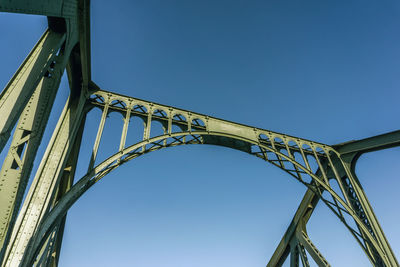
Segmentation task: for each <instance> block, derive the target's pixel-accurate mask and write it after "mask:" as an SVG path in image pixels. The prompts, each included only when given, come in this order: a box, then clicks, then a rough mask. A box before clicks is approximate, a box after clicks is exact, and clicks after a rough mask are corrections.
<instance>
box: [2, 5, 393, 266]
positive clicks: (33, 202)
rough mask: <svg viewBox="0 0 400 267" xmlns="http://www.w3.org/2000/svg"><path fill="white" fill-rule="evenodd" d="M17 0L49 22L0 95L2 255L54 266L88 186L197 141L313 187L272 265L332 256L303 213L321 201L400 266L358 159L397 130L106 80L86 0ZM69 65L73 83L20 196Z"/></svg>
mask: <svg viewBox="0 0 400 267" xmlns="http://www.w3.org/2000/svg"><path fill="white" fill-rule="evenodd" d="M37 2H40V1H37ZM21 3H22V2H21ZM21 3H19V2H17V3H9V4H4V5H2V6H1V7H0V11H8V12H19V13H33V14H41V15H46V16H48V21H49V29H48V30H47V31H46V32H45V34H44V35H43V36H42V38H41V39H40V40H39V42H38V44H37V45H36V46H35V47H34V49H33V50H32V52H31V53H30V54H29V55H28V57H27V59H26V60H25V61H24V63H23V64H22V66H21V67H20V69H19V70H18V71H17V73H16V74H15V76H14V77H13V78H12V79H11V81H10V82H9V84H8V85H7V86H6V88H5V89H4V91H3V92H2V93H1V95H0V114H6V115H5V116H2V117H1V118H0V150H2V149H3V148H4V147H5V144H6V142H7V140H8V139H9V137H10V135H11V130H12V129H13V127H14V125H17V126H16V130H15V131H14V134H13V137H12V140H11V145H10V146H9V148H8V149H9V151H8V154H7V156H6V159H5V161H4V163H3V166H2V169H1V172H0V193H1V197H0V247H1V250H0V263H1V266H32V265H34V266H56V265H57V263H58V257H59V253H60V249H61V243H62V235H63V230H64V225H65V218H66V214H67V212H68V209H69V208H70V207H71V206H72V205H73V204H74V203H75V202H76V201H77V200H78V199H79V198H80V197H81V196H82V195H83V194H84V193H85V192H86V191H87V190H88V189H89V188H91V187H92V186H93V185H94V184H95V183H97V182H98V181H100V180H101V179H102V178H103V177H104V176H106V175H107V174H108V173H110V172H111V171H113V170H114V169H116V168H118V167H119V166H121V165H123V164H125V163H127V162H129V161H131V160H133V159H135V158H137V157H139V156H141V155H144V154H147V153H149V152H153V151H156V150H160V149H164V148H169V147H174V146H181V145H191V144H208V145H218V146H225V147H229V148H232V149H236V150H240V151H243V152H246V153H248V154H250V155H253V156H255V157H257V158H260V159H262V160H264V161H265V162H268V163H270V164H272V165H274V166H276V167H278V168H280V169H281V170H283V171H285V172H286V173H287V174H288V175H290V176H291V177H292V178H294V179H296V180H297V181H298V182H300V183H301V184H303V185H304V186H306V187H307V192H306V194H305V196H304V197H303V200H302V202H301V203H300V206H299V208H298V210H297V212H296V214H295V215H294V217H293V220H292V222H291V224H290V226H289V228H288V229H287V231H286V233H285V234H284V236H283V238H282V240H281V242H280V243H279V245H278V247H277V249H276V251H275V252H274V254H273V256H272V257H271V259H270V260H269V262H268V264H267V266H281V265H282V264H283V262H284V261H285V260H286V259H287V257H288V256H289V255H290V265H291V266H299V265H300V264H302V266H309V265H310V263H309V262H310V261H311V260H313V261H315V262H316V263H317V264H318V265H319V266H329V263H328V261H327V260H326V259H325V258H324V257H323V255H322V253H321V252H320V251H319V250H318V249H317V248H316V247H315V245H314V244H313V243H312V241H311V240H310V238H309V236H308V234H307V227H306V225H307V222H308V220H309V218H310V216H311V215H312V212H313V210H314V208H315V206H316V205H317V203H318V202H319V201H322V202H323V203H324V204H325V205H327V207H328V208H329V209H330V210H331V211H332V212H333V214H335V215H336V217H337V218H338V219H339V220H340V221H341V222H342V223H343V225H344V226H345V227H346V228H347V229H348V230H349V231H350V233H351V234H352V235H353V237H354V239H355V242H357V243H358V244H359V245H360V247H361V249H362V250H363V251H364V252H365V254H366V256H367V257H368V259H369V260H370V262H371V264H372V265H374V266H399V264H398V262H397V260H396V258H395V255H394V254H393V251H392V250H391V248H390V246H389V243H388V241H387V240H386V237H385V235H384V233H383V231H382V229H381V227H380V225H379V223H378V221H377V218H376V216H375V214H374V212H373V210H372V207H371V205H370V204H369V202H368V200H367V197H366V195H365V193H364V191H363V189H362V187H361V184H360V181H359V180H358V178H357V177H356V175H355V173H354V165H355V162H356V160H357V159H358V157H359V155H361V154H362V153H364V152H369V151H374V150H378V149H383V148H387V147H393V146H397V145H399V144H400V131H396V132H392V133H388V134H385V135H381V136H376V137H371V138H368V139H364V140H359V141H351V142H347V143H343V144H339V145H334V146H330V145H327V144H322V143H319V142H314V141H310V140H307V139H303V138H299V137H294V136H290V135H286V134H282V133H277V132H273V131H269V130H265V129H261V128H257V127H251V126H247V125H243V124H239V123H234V122H230V121H226V120H222V119H218V118H214V117H211V116H207V115H203V114H199V113H196V112H192V111H188V110H183V109H179V108H175V107H171V106H167V105H162V104H157V103H153V102H149V101H145V100H141V99H137V98H133V97H129V96H123V95H119V94H116V93H112V92H107V91H104V90H101V89H100V88H99V87H98V86H97V85H96V84H95V83H94V82H92V81H91V78H90V51H89V47H90V34H89V3H88V2H87V1H78V2H75V1H72V0H71V1H58V2H57V1H54V6H52V5H50V4H49V5H47V6H46V7H43V5H42V4H41V3H39V4H34V3H31V4H30V5H29V6H28V5H24V4H21ZM35 3H36V2H35ZM57 3H58V4H57ZM36 5H37V6H36ZM66 7H68V8H66ZM64 69H66V70H67V73H68V77H69V83H70V89H71V95H70V98H69V100H68V102H67V103H66V105H65V108H64V110H63V113H62V115H61V117H60V119H59V122H58V124H57V127H56V129H55V130H54V133H53V136H52V138H51V140H50V142H49V144H48V146H47V150H46V152H45V154H44V156H43V158H42V160H41V163H40V166H39V168H38V170H37V172H36V174H35V176H34V179H33V182H32V184H31V186H30V187H29V190H28V194H27V196H26V198H25V200H24V201H22V198H23V195H24V192H25V190H26V187H27V182H28V178H29V175H30V171H31V169H32V164H33V160H34V158H35V154H36V151H37V148H38V145H39V143H40V141H41V136H42V135H43V131H44V128H45V126H46V122H47V119H48V116H49V113H50V110H51V106H52V103H53V101H54V97H55V94H56V91H57V88H58V86H59V82H60V77H61V75H62V73H63V71H64ZM92 109H99V110H101V117H100V118H99V125H98V128H97V134H96V137H95V139H94V140H92V141H93V144H94V145H93V149H92V154H91V157H90V159H88V166H87V168H88V171H87V173H86V174H85V175H84V176H83V177H80V178H79V177H78V178H79V179H75V177H74V176H75V169H76V165H77V159H78V156H79V155H78V154H79V150H80V147H81V141H82V136H83V131H84V128H85V120H86V117H87V114H88V113H89V112H90V111H91V110H92ZM114 112H115V113H118V114H121V116H122V118H123V127H122V129H121V131H120V132H118V133H116V135H115V138H112V140H107V141H108V142H110V141H115V140H118V144H117V145H116V146H115V147H116V149H115V151H112V152H111V153H110V152H109V154H108V155H107V158H106V159H105V160H103V161H101V162H99V160H98V155H99V152H101V151H100V150H101V146H100V144H101V142H102V141H103V142H104V141H105V140H104V136H103V132H104V129H105V127H106V125H108V123H109V122H110V120H112V118H111V117H110V116H109V115H110V113H114ZM135 119H136V120H140V121H141V123H142V125H143V127H142V128H141V129H142V132H141V134H140V136H138V137H137V139H136V140H135V141H133V142H128V138H127V137H128V136H129V133H130V129H131V128H132V122H133V121H134V120H135ZM102 138H103V139H102ZM89 141H90V140H85V144H87V143H90V142H89ZM74 179H75V183H74Z"/></svg>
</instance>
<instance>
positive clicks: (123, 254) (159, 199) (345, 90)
mask: <svg viewBox="0 0 400 267" xmlns="http://www.w3.org/2000/svg"><path fill="white" fill-rule="evenodd" d="M45 28H46V19H45V18H44V17H38V16H26V15H15V14H4V13H2V14H0V33H1V36H2V39H1V42H0V87H4V86H5V85H6V83H7V82H8V80H9V79H10V77H11V76H12V75H13V73H14V72H15V71H16V69H17V68H18V66H19V64H20V63H21V62H22V61H23V59H24V57H25V56H26V55H27V54H28V52H29V51H30V49H31V48H32V47H33V45H34V44H35V42H36V41H37V40H38V39H39V37H40V35H41V34H42V32H43V31H44V29H45ZM399 28H400V4H399V3H398V2H397V1H394V0H393V1H389V0H387V1H386V0H385V1H322V2H321V1H301V2H300V1H222V0H218V1H210V0H208V1H193V0H190V1H188V0H186V1H165V0H163V1H161V0H159V1H136V0H135V1H118V3H117V2H111V1H92V10H91V31H92V35H91V38H92V77H93V80H94V81H95V82H96V83H97V84H98V85H99V86H100V87H101V88H103V89H104V90H110V91H114V92H118V93H121V94H126V95H130V96H134V97H138V98H143V99H147V100H150V101H154V102H159V103H163V104H167V105H172V106H176V107H180V108H184V109H189V110H193V111H196V112H200V113H205V114H208V115H211V116H215V117H220V118H224V119H228V120H232V121H236V122H240V123H244V124H248V125H253V126H257V127H260V128H265V129H269V130H274V131H278V132H282V133H287V134H291V135H295V136H299V137H303V138H307V139H311V140H315V141H319V142H323V143H326V144H336V143H341V142H345V141H348V140H352V139H361V138H365V137H369V136H372V135H377V134H381V133H385V132H389V131H393V130H398V129H399V128H400V127H399V119H398V115H399V104H398V103H399V99H400V91H399V90H398V88H399V86H400V78H399V77H400V34H399ZM67 95H68V88H67V83H66V80H65V79H64V80H63V81H62V85H61V88H60V93H59V95H58V97H57V100H56V104H55V110H54V112H53V113H52V117H51V119H50V122H49V126H48V129H49V131H47V133H46V135H45V138H44V140H48V139H49V138H50V134H51V130H52V129H53V128H54V125H55V123H56V120H57V117H58V115H59V113H60V112H61V109H62V106H63V103H64V102H65V100H66V98H67ZM98 115H99V113H98V112H96V111H95V112H92V113H90V114H89V120H88V127H87V131H85V137H86V139H85V140H88V141H87V142H84V143H83V144H84V146H83V147H82V150H81V152H82V153H81V158H80V163H79V168H78V176H81V175H83V174H84V173H85V171H86V168H87V159H88V158H89V157H90V154H89V151H90V149H91V144H92V141H91V139H90V136H93V135H94V134H95V128H96V127H97V124H98V120H99V118H98ZM109 121H110V123H109V124H107V125H106V129H105V136H106V139H105V140H107V141H106V142H105V143H102V144H101V149H102V151H101V152H100V155H99V158H100V159H104V158H105V157H107V156H109V154H110V153H111V151H114V150H115V149H116V148H117V147H118V144H119V141H118V138H119V134H120V133H119V132H117V131H113V129H116V128H117V127H120V126H121V125H122V119H121V117H120V116H119V115H116V114H112V115H110V120H109ZM44 149H45V147H44V145H42V146H41V148H40V151H39V155H41V154H43V151H44ZM3 158H4V153H2V154H1V155H0V159H1V160H2V159H3ZM399 159H400V149H399V148H394V149H388V150H385V151H380V152H374V153H370V154H366V155H364V156H362V157H361V158H360V160H359V162H358V165H357V169H356V171H357V174H358V176H359V178H360V180H361V183H362V184H363V186H364V189H365V191H366V193H367V196H368V198H369V200H370V201H371V203H372V206H373V208H374V209H375V212H376V214H377V216H378V219H379V221H380V223H381V226H382V227H383V230H384V231H385V233H386V235H387V238H388V240H389V242H390V243H391V246H392V248H393V250H394V252H395V254H396V255H397V257H398V258H399V257H400V229H399V227H398V222H399V220H400V214H399V209H398V203H399V197H398V195H397V190H398V188H400V179H399V174H398V169H397V166H398V165H399ZM37 166H38V162H36V163H35V170H36V168H37ZM77 178H79V177H77ZM305 191H306V189H305V187H304V186H303V185H301V184H299V183H298V182H297V181H295V180H294V179H293V178H291V177H289V176H288V175H286V174H285V173H283V172H282V171H281V170H279V169H277V168H275V167H273V166H272V165H269V164H267V163H265V162H263V161H261V160H257V159H255V158H253V157H251V156H249V155H247V154H245V153H242V152H238V151H234V150H230V149H227V148H221V147H213V146H186V147H177V148H170V149H166V150H161V151H158V152H155V153H150V154H147V155H145V156H143V157H141V158H138V159H135V160H133V161H131V162H130V163H128V164H126V165H124V166H123V167H121V168H119V169H117V170H116V171H115V172H113V173H112V174H110V175H108V176H106V177H105V178H104V180H102V181H101V182H100V183H98V184H97V185H95V186H94V188H92V189H91V190H90V191H89V192H88V193H87V194H86V195H85V196H83V197H82V198H81V199H80V200H79V201H78V202H77V203H76V205H75V206H74V207H73V208H72V209H71V210H70V212H69V213H68V219H67V226H66V229H65V235H64V242H63V249H62V254H61V259H60V266H62V267H64V266H66V267H69V266H74V267H75V266H141V267H153V266H168V267H169V266H170V267H197V266H210V267H212V266H219V267H221V266H222V267H224V266H229V267H243V266H248V267H252V266H265V264H266V263H267V261H268V259H269V258H270V256H271V255H272V253H273V251H274V250H275V247H276V246H277V244H278V242H279V241H280V239H281V237H282V235H283V233H284V231H285V230H286V228H287V226H288V224H289V223H290V221H291V219H292V216H293V214H294V212H295V210H296V208H297V206H298V204H299V202H300V200H301V198H302V196H303V194H304V192H305ZM308 231H309V235H310V238H311V240H312V241H313V242H314V243H315V244H316V245H317V247H318V248H319V249H320V251H321V252H322V254H323V255H324V256H325V257H326V259H327V260H328V261H329V262H330V263H331V264H332V265H333V266H360V267H361V266H368V265H369V261H368V259H367V258H366V256H364V254H363V252H362V250H361V248H359V247H358V245H357V243H356V241H355V240H354V239H353V238H352V236H351V235H350V233H349V232H348V231H347V230H346V229H345V228H344V226H342V225H341V223H340V222H339V221H338V219H337V218H336V217H335V216H334V215H332V214H331V212H330V211H329V210H328V208H326V207H325V206H324V205H323V204H322V203H320V204H319V205H318V207H317V209H316V211H315V212H314V215H313V217H312V218H311V220H310V222H309V224H308Z"/></svg>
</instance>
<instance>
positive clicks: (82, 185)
mask: <svg viewBox="0 0 400 267" xmlns="http://www.w3.org/2000/svg"><path fill="white" fill-rule="evenodd" d="M92 99H93V98H92ZM97 99H101V98H100V97H99V98H97ZM103 99H104V100H101V101H103V103H101V104H102V105H97V107H100V108H101V109H102V110H103V114H106V115H107V114H108V112H110V110H108V109H113V111H118V112H121V111H122V112H126V114H128V113H129V114H132V112H134V115H136V116H138V117H141V118H142V119H143V121H145V124H146V127H145V131H144V134H143V140H142V141H141V142H138V143H136V144H133V145H131V146H129V147H126V148H122V149H120V150H119V151H117V152H116V153H115V154H113V155H111V156H110V157H109V158H108V159H106V160H104V161H103V162H102V163H100V164H98V165H97V166H95V167H93V168H91V170H90V171H89V172H88V173H87V174H86V175H84V176H83V177H82V178H81V179H80V180H79V181H78V182H77V183H76V184H75V185H74V186H73V187H72V188H71V189H70V190H69V191H68V192H67V193H66V194H65V195H64V197H62V198H61V199H60V201H59V202H58V204H57V205H56V206H55V207H54V208H53V209H52V210H51V212H50V213H49V214H48V215H47V216H46V217H45V218H44V219H43V221H42V224H41V226H40V228H39V230H38V231H37V232H36V234H35V236H34V237H33V238H32V239H31V241H30V243H29V245H28V246H30V249H28V250H27V251H29V253H27V254H26V255H25V256H24V258H23V262H26V263H31V262H33V260H34V258H35V255H36V253H37V252H38V250H39V248H40V247H41V245H42V244H43V242H44V241H45V238H46V237H47V236H48V234H50V232H51V230H52V228H53V227H54V226H55V225H56V223H57V222H58V221H59V220H60V219H61V218H62V217H63V216H64V215H65V214H66V212H67V211H68V209H69V208H70V207H71V206H72V205H73V204H74V203H75V202H76V201H77V200H78V199H79V198H80V196H82V195H83V194H84V193H85V192H86V191H87V190H88V189H89V188H90V187H91V186H93V185H94V184H95V183H97V182H98V181H99V180H100V179H101V178H103V177H104V176H105V175H107V174H108V173H110V172H111V171H113V170H115V169H116V168H118V167H119V166H121V165H123V164H125V163H127V162H129V161H131V160H132V159H134V158H136V157H139V156H141V155H143V154H146V153H149V152H152V151H156V150H159V149H163V148H168V147H173V146H180V145H187V144H211V145H219V146H226V147H230V148H233V149H236V150H240V151H243V152H246V153H249V154H251V155H254V156H256V157H258V158H261V159H264V160H265V161H267V162H269V163H271V164H273V165H275V166H277V167H278V168H280V169H282V170H284V171H285V172H287V173H289V174H290V175H291V176H292V177H294V178H295V179H296V180H298V181H299V182H301V183H302V184H304V185H305V186H307V187H308V188H310V189H311V190H313V191H314V192H315V193H317V194H319V196H320V198H321V199H322V200H323V201H324V202H325V203H326V204H327V205H328V207H329V208H330V209H331V210H332V211H333V212H334V213H335V214H336V215H337V216H338V217H339V218H340V219H341V220H342V219H343V218H342V217H341V216H340V214H341V212H346V213H347V214H348V215H350V217H352V218H353V219H354V220H355V222H356V224H357V226H358V227H359V228H360V229H362V231H363V232H364V233H365V235H366V237H367V238H368V242H369V243H370V244H372V245H373V247H375V248H376V250H377V252H378V253H379V254H380V255H383V256H384V254H383V252H382V250H381V248H380V246H379V244H378V243H377V242H376V240H375V239H374V237H373V236H372V234H371V233H370V232H369V231H368V229H367V227H366V226H365V225H364V222H363V221H362V220H361V219H360V218H359V217H358V216H357V214H356V213H355V212H354V210H353V209H352V207H351V206H350V205H349V204H348V202H347V201H346V199H343V198H342V197H340V196H339V194H338V193H337V192H335V190H333V188H332V187H331V186H330V183H329V180H331V179H334V180H337V178H338V177H339V176H340V174H339V172H340V171H342V172H343V171H344V172H345V173H346V174H347V175H348V176H350V175H351V174H350V173H348V170H347V168H346V166H345V165H344V164H343V162H342V161H341V159H340V155H339V153H337V152H336V151H335V150H334V149H333V148H332V147H330V146H327V145H324V144H320V143H316V142H312V141H309V140H305V139H300V138H296V137H291V136H287V135H283V134H279V133H274V132H271V131H267V130H262V129H257V128H253V127H249V126H244V125H238V124H233V123H230V122H226V121H223V120H218V119H215V118H210V117H208V116H204V115H200V114H192V113H191V112H188V111H183V110H177V109H175V110H174V108H170V107H165V106H164V107H160V106H159V105H157V104H156V105H155V104H153V103H141V102H140V101H141V100H140V101H138V102H139V103H135V102H136V101H126V102H125V101H124V102H123V103H124V104H125V103H129V104H126V105H124V104H121V105H119V106H118V107H116V108H115V106H116V105H114V106H112V103H118V102H116V101H115V98H108V100H107V98H103ZM107 101H108V102H107ZM121 102H122V101H121ZM94 106H96V105H94ZM160 110H162V111H164V112H161V111H160ZM165 110H168V111H169V112H168V113H167V112H165ZM153 111H154V112H153ZM157 113H158V114H159V115H155V114H157ZM103 117H104V116H103ZM129 119H130V118H128V120H127V121H126V122H125V123H126V124H127V123H129ZM152 120H156V121H158V122H161V124H163V125H166V127H165V128H166V131H165V133H164V134H163V135H158V136H155V137H151V134H150V131H151V124H152ZM194 121H195V122H194ZM196 122H197V123H196ZM100 124H101V123H100ZM173 124H177V125H178V126H180V127H179V129H180V131H177V132H173V131H172V125H173ZM100 136H101V135H100ZM338 164H339V166H341V167H342V168H341V169H340V170H338V169H337V167H335V166H338ZM350 177H351V176H350ZM338 181H339V183H340V180H338ZM324 191H325V192H328V193H329V196H331V197H332V199H333V201H334V203H333V202H332V201H330V200H328V199H326V198H325V197H324V196H323V195H322V192H324ZM342 221H343V220H342ZM343 223H344V224H345V226H346V227H347V228H348V229H349V230H350V231H351V232H352V234H353V235H354V229H352V228H351V227H350V225H349V224H348V223H346V222H345V221H343ZM356 240H357V241H358V242H359V244H360V245H361V246H362V248H363V249H364V250H365V251H366V250H367V248H366V247H364V245H363V244H362V241H361V239H359V238H356ZM367 255H368V254H367Z"/></svg>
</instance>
